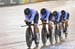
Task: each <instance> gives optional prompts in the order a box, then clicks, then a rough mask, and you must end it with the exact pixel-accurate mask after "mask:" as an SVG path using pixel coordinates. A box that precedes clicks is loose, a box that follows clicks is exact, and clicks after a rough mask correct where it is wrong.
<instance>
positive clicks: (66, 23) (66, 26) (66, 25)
mask: <svg viewBox="0 0 75 49" xmlns="http://www.w3.org/2000/svg"><path fill="white" fill-rule="evenodd" d="M67 28H68V21H66V22H65V38H67V34H68V30H67Z"/></svg>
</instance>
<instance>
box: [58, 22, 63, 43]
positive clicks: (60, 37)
mask: <svg viewBox="0 0 75 49" xmlns="http://www.w3.org/2000/svg"><path fill="white" fill-rule="evenodd" d="M58 27H59V29H58V30H59V31H58V32H59V39H60V42H61V41H62V35H61V33H62V24H61V23H59V26H58Z"/></svg>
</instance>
